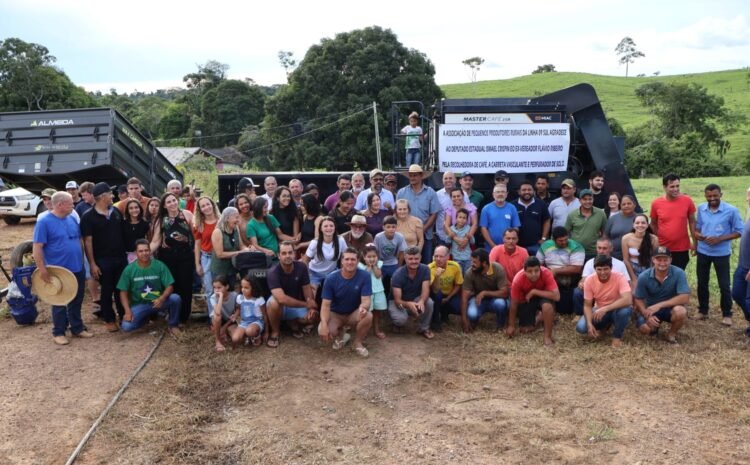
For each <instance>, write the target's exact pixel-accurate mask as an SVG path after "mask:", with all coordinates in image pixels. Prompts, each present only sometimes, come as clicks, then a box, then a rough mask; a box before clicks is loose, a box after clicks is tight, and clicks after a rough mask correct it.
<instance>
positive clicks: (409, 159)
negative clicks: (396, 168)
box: [406, 149, 422, 168]
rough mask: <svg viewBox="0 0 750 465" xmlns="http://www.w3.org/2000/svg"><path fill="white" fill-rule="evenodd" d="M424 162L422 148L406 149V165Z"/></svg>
mask: <svg viewBox="0 0 750 465" xmlns="http://www.w3.org/2000/svg"><path fill="white" fill-rule="evenodd" d="M421 162H422V149H406V166H407V168H408V167H409V166H411V165H419V164H420V163H421Z"/></svg>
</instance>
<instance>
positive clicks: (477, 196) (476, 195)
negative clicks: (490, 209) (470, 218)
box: [469, 189, 484, 211]
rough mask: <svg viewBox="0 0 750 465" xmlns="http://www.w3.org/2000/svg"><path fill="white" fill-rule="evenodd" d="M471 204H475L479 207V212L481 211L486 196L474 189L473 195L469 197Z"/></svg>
mask: <svg viewBox="0 0 750 465" xmlns="http://www.w3.org/2000/svg"><path fill="white" fill-rule="evenodd" d="M469 202H471V203H473V204H474V206H475V207H477V211H479V210H481V209H482V207H483V206H484V195H482V193H481V192H479V191H477V190H474V189H472V190H471V195H470V196H469Z"/></svg>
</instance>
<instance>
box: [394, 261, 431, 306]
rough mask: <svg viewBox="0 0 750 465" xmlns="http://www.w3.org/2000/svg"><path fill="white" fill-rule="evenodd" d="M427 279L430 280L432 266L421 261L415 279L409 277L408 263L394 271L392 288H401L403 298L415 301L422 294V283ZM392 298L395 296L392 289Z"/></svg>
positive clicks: (407, 300)
mask: <svg viewBox="0 0 750 465" xmlns="http://www.w3.org/2000/svg"><path fill="white" fill-rule="evenodd" d="M425 281H427V283H428V284H429V282H430V267H428V266H427V265H425V264H422V263H420V264H419V268H417V273H416V274H415V275H414V279H412V278H410V277H409V270H408V269H407V268H406V265H404V266H402V267H400V268H399V269H398V270H396V272H395V273H393V277H392V278H391V289H395V288H398V289H401V300H403V301H406V302H413V301H415V300H417V299H419V297H420V296H421V295H422V283H424V282H425ZM391 298H393V291H392V290H391Z"/></svg>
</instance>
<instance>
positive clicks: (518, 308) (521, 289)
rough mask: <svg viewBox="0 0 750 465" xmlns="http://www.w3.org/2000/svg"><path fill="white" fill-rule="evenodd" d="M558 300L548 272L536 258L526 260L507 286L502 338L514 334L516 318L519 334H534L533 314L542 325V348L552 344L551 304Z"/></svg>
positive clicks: (558, 293)
mask: <svg viewBox="0 0 750 465" xmlns="http://www.w3.org/2000/svg"><path fill="white" fill-rule="evenodd" d="M559 300H560V290H559V289H558V288H557V283H556V282H555V277H554V276H553V275H552V272H551V271H550V270H548V269H547V268H545V267H543V266H542V265H541V264H540V263H539V259H538V258H536V257H529V258H527V259H526V261H525V262H524V263H523V271H519V272H518V274H517V275H516V276H515V277H514V278H513V284H511V286H510V314H509V315H508V326H507V327H506V328H505V334H507V336H508V337H513V335H514V334H515V332H516V315H518V319H519V325H520V326H521V333H530V332H532V331H534V326H535V323H536V321H537V319H538V316H537V312H541V317H542V318H541V319H542V321H543V322H544V345H546V346H550V345H552V344H554V343H555V340H554V339H552V325H553V324H554V321H555V304H554V302H557V301H559Z"/></svg>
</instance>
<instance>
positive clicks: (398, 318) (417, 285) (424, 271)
mask: <svg viewBox="0 0 750 465" xmlns="http://www.w3.org/2000/svg"><path fill="white" fill-rule="evenodd" d="M405 255H406V265H404V266H402V267H401V268H399V269H398V270H396V272H395V273H394V274H393V279H392V280H391V295H392V297H393V300H392V301H391V302H390V303H389V304H388V314H389V315H390V316H391V321H392V322H393V329H394V330H396V331H400V330H401V328H403V327H404V325H405V324H406V321H407V320H408V319H409V315H411V316H412V317H414V318H415V319H418V320H419V322H418V329H417V333H418V334H421V335H422V336H424V337H425V338H427V339H432V338H433V337H435V335H434V334H433V333H432V331H430V322H431V320H432V311H433V303H432V299H431V298H430V269H429V268H428V267H427V265H423V264H422V263H420V260H421V259H422V251H421V250H419V247H409V248H407V249H406V253H405Z"/></svg>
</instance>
